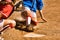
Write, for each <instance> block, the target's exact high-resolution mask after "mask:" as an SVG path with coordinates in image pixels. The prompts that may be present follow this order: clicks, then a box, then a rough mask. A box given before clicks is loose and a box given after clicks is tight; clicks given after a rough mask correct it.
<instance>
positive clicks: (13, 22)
mask: <svg viewBox="0 0 60 40" xmlns="http://www.w3.org/2000/svg"><path fill="white" fill-rule="evenodd" d="M5 25H9V26H10V27H11V28H14V27H15V26H16V22H15V21H14V20H10V19H4V26H5Z"/></svg>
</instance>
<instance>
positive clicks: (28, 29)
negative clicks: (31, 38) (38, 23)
mask: <svg viewBox="0 0 60 40" xmlns="http://www.w3.org/2000/svg"><path fill="white" fill-rule="evenodd" d="M26 29H27V31H29V32H33V31H34V30H33V27H32V26H31V25H27V26H26Z"/></svg>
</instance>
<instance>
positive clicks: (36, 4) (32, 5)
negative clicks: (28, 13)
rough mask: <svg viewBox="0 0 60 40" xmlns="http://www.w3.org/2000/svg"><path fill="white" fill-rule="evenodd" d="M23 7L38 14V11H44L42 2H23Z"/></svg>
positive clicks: (28, 0)
mask: <svg viewBox="0 0 60 40" xmlns="http://www.w3.org/2000/svg"><path fill="white" fill-rule="evenodd" d="M23 5H24V7H28V8H30V10H32V11H33V12H36V10H42V7H43V2H42V0H23Z"/></svg>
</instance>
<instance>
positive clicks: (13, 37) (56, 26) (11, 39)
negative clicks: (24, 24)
mask: <svg viewBox="0 0 60 40" xmlns="http://www.w3.org/2000/svg"><path fill="white" fill-rule="evenodd" d="M18 13H20V12H17V11H14V12H13V14H12V16H11V17H10V19H13V18H17V17H14V16H16V15H18ZM59 13H60V0H44V8H43V15H44V17H45V18H46V20H47V22H45V23H42V20H41V18H40V16H38V21H40V23H39V24H38V28H37V29H36V30H34V32H26V31H22V30H19V29H15V28H13V29H10V28H8V29H6V30H5V31H4V33H3V35H2V37H3V38H4V40H60V14H59ZM18 17H20V16H18ZM18 19H19V18H18ZM27 33H36V34H44V35H46V36H44V37H35V38H33V37H23V36H24V35H25V34H27Z"/></svg>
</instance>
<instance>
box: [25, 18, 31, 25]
mask: <svg viewBox="0 0 60 40" xmlns="http://www.w3.org/2000/svg"><path fill="white" fill-rule="evenodd" d="M26 21H27V22H26V25H30V23H31V17H27V20H26Z"/></svg>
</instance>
